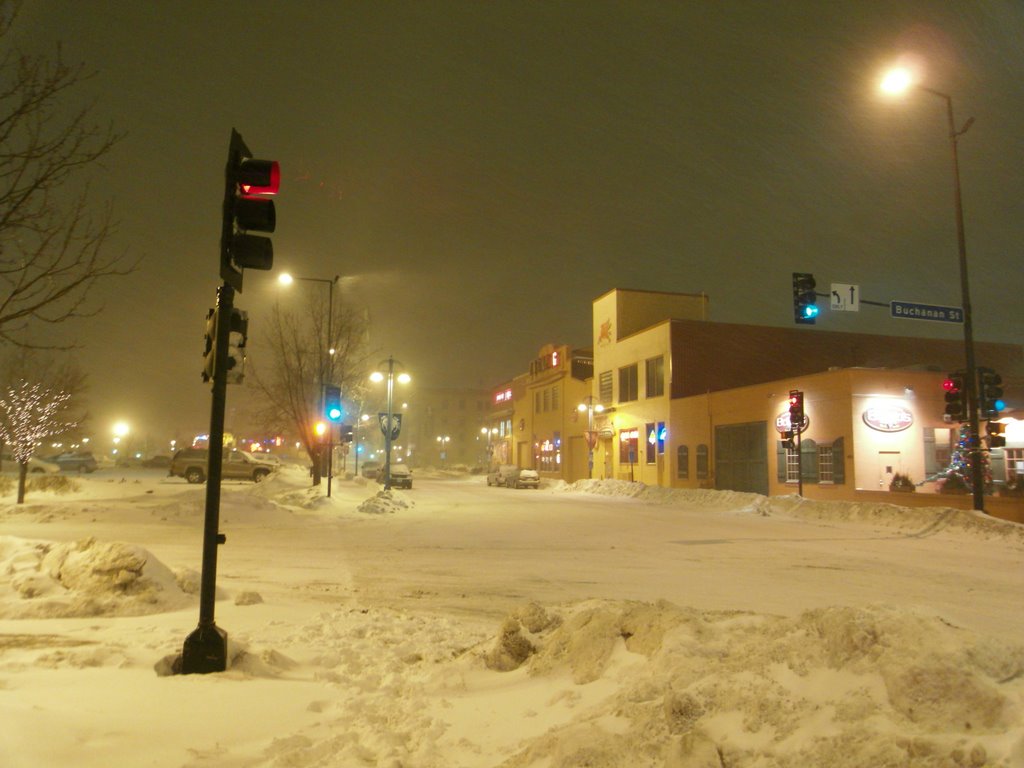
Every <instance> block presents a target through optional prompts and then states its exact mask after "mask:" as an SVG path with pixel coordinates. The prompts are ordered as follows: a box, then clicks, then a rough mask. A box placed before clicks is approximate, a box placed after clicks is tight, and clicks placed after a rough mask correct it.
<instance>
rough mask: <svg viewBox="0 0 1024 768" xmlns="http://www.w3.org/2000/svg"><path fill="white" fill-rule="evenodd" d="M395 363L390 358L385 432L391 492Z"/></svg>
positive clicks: (386, 479)
mask: <svg viewBox="0 0 1024 768" xmlns="http://www.w3.org/2000/svg"><path fill="white" fill-rule="evenodd" d="M394 389H395V361H394V359H393V358H390V357H389V358H388V423H387V428H386V429H385V431H384V490H385V491H390V490H391V419H392V414H391V410H392V407H393V404H394Z"/></svg>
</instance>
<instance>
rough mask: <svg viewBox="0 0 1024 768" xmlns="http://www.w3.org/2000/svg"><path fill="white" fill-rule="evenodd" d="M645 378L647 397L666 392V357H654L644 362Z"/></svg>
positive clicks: (657, 395) (658, 395) (659, 395)
mask: <svg viewBox="0 0 1024 768" xmlns="http://www.w3.org/2000/svg"><path fill="white" fill-rule="evenodd" d="M644 379H645V387H646V390H647V397H661V396H662V395H664V394H665V357H664V356H659V357H652V358H649V359H648V360H647V361H646V362H645V363H644Z"/></svg>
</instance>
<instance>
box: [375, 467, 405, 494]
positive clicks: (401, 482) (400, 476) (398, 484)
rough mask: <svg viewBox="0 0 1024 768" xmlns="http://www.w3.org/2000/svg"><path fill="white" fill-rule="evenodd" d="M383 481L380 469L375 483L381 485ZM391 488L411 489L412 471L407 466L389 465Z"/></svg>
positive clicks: (382, 472) (382, 470) (383, 477)
mask: <svg viewBox="0 0 1024 768" xmlns="http://www.w3.org/2000/svg"><path fill="white" fill-rule="evenodd" d="M385 479H386V477H385V475H384V469H383V468H381V470H380V471H379V472H378V473H377V482H378V483H383V482H384V481H385ZM391 487H392V488H408V489H410V490H411V489H412V470H411V469H409V465H408V464H392V465H391Z"/></svg>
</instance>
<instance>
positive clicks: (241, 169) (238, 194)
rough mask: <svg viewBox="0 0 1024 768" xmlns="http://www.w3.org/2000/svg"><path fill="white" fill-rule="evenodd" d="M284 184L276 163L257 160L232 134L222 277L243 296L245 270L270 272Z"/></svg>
mask: <svg viewBox="0 0 1024 768" xmlns="http://www.w3.org/2000/svg"><path fill="white" fill-rule="evenodd" d="M280 183H281V170H280V166H279V165H278V163H277V161H276V160H255V159H253V157H252V152H250V151H249V147H248V146H246V144H245V142H244V141H243V140H242V137H241V135H240V134H239V133H238V131H235V130H232V131H231V144H230V146H229V148H228V163H227V167H226V168H225V171H224V209H223V224H222V227H221V238H220V276H221V278H222V279H223V280H224V281H225V282H226V283H227V284H228V285H230V286H231V287H232V288H234V289H235V290H236V291H238V292H239V293H241V292H242V270H243V269H246V268H248V269H270V268H271V267H272V266H273V264H274V245H273V243H272V242H271V241H270V238H269V237H263V236H260V235H252V234H249V233H250V232H267V233H270V232H273V231H274V228H275V226H276V224H277V217H276V214H275V211H274V201H273V200H270V199H268V198H269V197H270V196H272V195H276V194H277V192H278V189H279V187H280Z"/></svg>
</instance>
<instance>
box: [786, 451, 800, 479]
mask: <svg viewBox="0 0 1024 768" xmlns="http://www.w3.org/2000/svg"><path fill="white" fill-rule="evenodd" d="M786 482H787V483H798V482H800V454H799V453H798V452H797V450H796V448H787V449H786Z"/></svg>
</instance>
